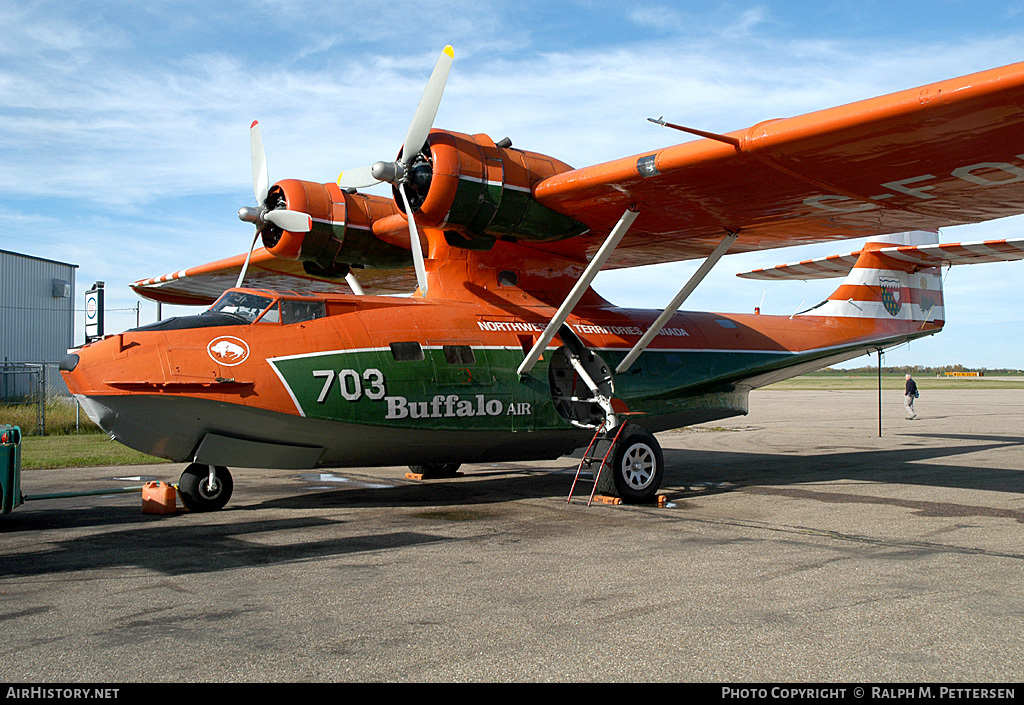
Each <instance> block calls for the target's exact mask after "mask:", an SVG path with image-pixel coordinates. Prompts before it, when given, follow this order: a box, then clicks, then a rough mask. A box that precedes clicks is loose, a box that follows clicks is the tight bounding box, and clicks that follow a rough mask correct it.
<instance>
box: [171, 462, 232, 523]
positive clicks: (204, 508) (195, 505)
mask: <svg viewBox="0 0 1024 705" xmlns="http://www.w3.org/2000/svg"><path fill="white" fill-rule="evenodd" d="M209 468H210V466H209V465H202V464H200V463H192V464H191V465H189V466H188V467H187V468H185V472H183V473H181V479H180V480H178V494H179V495H180V496H181V503H182V504H184V505H185V508H186V509H188V510H189V511H190V512H215V511H217V510H218V509H223V508H224V506H225V505H226V504H227V503H228V500H229V499H231V492H232V490H233V489H234V482H232V480H231V473H230V472H228V469H227V468H226V467H224V466H223V465H218V466H216V467H215V468H214V487H213V490H212V491H210V490H209V489H208V488H207V486H206V485H207V482H206V481H207V478H208V477H209V474H210V470H209Z"/></svg>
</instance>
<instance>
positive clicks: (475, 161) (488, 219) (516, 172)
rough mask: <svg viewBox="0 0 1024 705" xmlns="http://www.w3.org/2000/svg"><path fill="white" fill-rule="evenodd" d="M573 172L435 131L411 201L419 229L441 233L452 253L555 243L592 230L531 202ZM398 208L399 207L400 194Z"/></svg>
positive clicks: (414, 171)
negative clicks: (536, 190)
mask: <svg viewBox="0 0 1024 705" xmlns="http://www.w3.org/2000/svg"><path fill="white" fill-rule="evenodd" d="M571 168H572V167H570V166H569V165H568V164H564V163H563V162H560V161H558V160H556V159H552V158H551V157H548V156H546V155H543V154H537V153H535V152H525V151H522V150H518V149H512V148H511V147H510V146H507V145H504V144H502V145H501V146H499V145H497V144H495V143H494V141H493V140H492V139H491V138H490V137H488V136H487V135H483V134H480V135H464V134H461V133H457V132H448V131H444V130H434V131H432V132H431V133H430V136H429V137H428V139H427V148H426V149H424V150H423V152H422V153H421V154H420V155H419V156H418V157H417V159H416V160H415V161H414V163H413V164H412V165H410V167H409V174H408V185H407V187H406V188H407V193H408V194H409V201H410V205H411V206H412V208H413V212H414V213H415V217H416V222H417V223H419V224H420V225H422V226H424V227H428V228H431V227H432V228H439V229H442V230H444V232H445V236H446V239H447V240H448V242H449V243H450V244H452V245H457V246H463V247H469V248H471V249H476V248H479V247H486V246H487V243H488V242H490V243H493V241H494V239H502V240H511V241H520V240H521V241H528V242H552V241H556V240H564V239H566V238H570V237H575V236H577V235H581V234H583V233H584V232H586V231H587V226H585V225H584V224H583V223H580V222H579V221H577V220H574V219H573V218H570V217H569V216H567V215H564V214H562V213H558V212H557V211H554V210H551V209H550V208H548V207H547V206H544V205H542V204H541V203H539V202H538V201H537V200H536V199H535V198H534V197H533V187H534V185H536V184H537V183H538V182H539V181H542V180H544V179H546V178H548V177H550V176H553V175H555V174H560V173H562V172H564V171H569V170H571ZM395 201H396V203H398V204H401V203H402V200H401V196H400V195H399V194H398V193H397V191H396V192H395Z"/></svg>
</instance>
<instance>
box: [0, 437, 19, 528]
mask: <svg viewBox="0 0 1024 705" xmlns="http://www.w3.org/2000/svg"><path fill="white" fill-rule="evenodd" d="M21 501H22V496H21V429H20V428H19V427H17V426H7V425H4V424H0V514H10V513H11V512H12V511H14V508H15V507H17V506H19V505H20V504H21Z"/></svg>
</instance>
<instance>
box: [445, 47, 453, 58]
mask: <svg viewBox="0 0 1024 705" xmlns="http://www.w3.org/2000/svg"><path fill="white" fill-rule="evenodd" d="M444 53H445V54H447V55H448V56H450V57H451V58H453V59H454V58H455V50H454V49H452V45H451V44H449V45H448V46H446V47H445V48H444Z"/></svg>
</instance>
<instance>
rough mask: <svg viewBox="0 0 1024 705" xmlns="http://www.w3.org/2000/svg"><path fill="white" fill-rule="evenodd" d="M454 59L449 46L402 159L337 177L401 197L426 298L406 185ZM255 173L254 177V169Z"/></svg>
mask: <svg viewBox="0 0 1024 705" xmlns="http://www.w3.org/2000/svg"><path fill="white" fill-rule="evenodd" d="M454 57H455V50H454V49H452V47H451V45H449V46H446V47H445V48H444V50H443V51H442V52H441V55H440V56H439V57H438V58H437V63H436V64H435V65H434V71H433V73H431V74H430V78H429V79H428V80H427V87H426V88H425V89H424V91H423V96H422V97H421V98H420V103H419V105H418V106H417V107H416V112H415V113H414V114H413V118H412V124H410V125H409V131H408V132H407V133H406V134H405V141H404V142H403V143H402V152H401V156H400V157H399V158H398V159H397V160H395V161H393V162H384V161H381V162H375V163H374V164H373V165H372V166H370V167H361V168H358V169H351V170H349V171H343V172H341V174H340V175H339V176H338V186H339V187H341V188H366V187H368V186H374V185H376V184H379V183H382V182H387V183H389V184H391V185H392V186H394V187H395V189H396V190H397V191H398V193H399V194H400V195H401V197H402V202H403V204H404V205H405V214H406V216H407V217H408V220H409V244H410V249H411V250H412V261H413V265H414V266H415V268H416V283H417V284H418V285H419V287H420V291H421V292H423V294H426V293H427V274H426V269H425V268H424V265H423V251H422V249H421V248H420V238H419V233H418V232H417V230H416V220H415V218H414V217H413V209H412V206H411V205H410V203H409V195H408V193H406V185H408V184H409V183H410V181H411V180H413V177H414V175H415V169H414V168H413V165H414V164H415V163H416V160H417V159H419V158H420V152H422V151H423V147H424V145H426V143H427V136H428V135H429V134H430V128H431V127H432V126H433V124H434V118H435V117H436V116H437V108H438V106H439V105H440V104H441V96H442V95H443V94H444V87H445V84H446V83H447V82H448V72H449V71H450V70H451V67H452V59H453V58H454ZM253 173H255V165H254V166H253Z"/></svg>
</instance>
